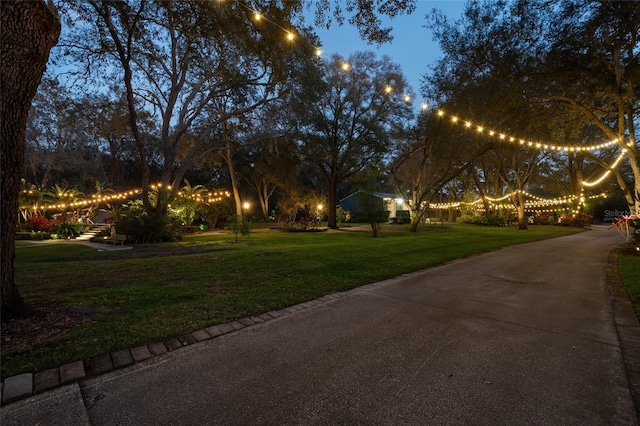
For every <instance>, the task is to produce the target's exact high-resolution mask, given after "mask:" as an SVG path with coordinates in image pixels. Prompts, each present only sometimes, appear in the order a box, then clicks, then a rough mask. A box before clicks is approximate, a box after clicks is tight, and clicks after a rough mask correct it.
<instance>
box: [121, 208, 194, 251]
mask: <svg viewBox="0 0 640 426" xmlns="http://www.w3.org/2000/svg"><path fill="white" fill-rule="evenodd" d="M115 227H116V232H117V233H118V234H125V235H127V238H129V239H131V240H133V241H134V242H135V243H156V242H169V241H179V240H180V239H181V238H182V228H181V223H180V219H179V218H177V217H175V216H171V215H166V216H153V215H150V214H149V213H147V211H145V209H144V207H143V205H142V201H141V200H133V201H130V202H128V203H126V204H123V205H122V215H121V217H120V220H118V221H117V222H116V223H115Z"/></svg>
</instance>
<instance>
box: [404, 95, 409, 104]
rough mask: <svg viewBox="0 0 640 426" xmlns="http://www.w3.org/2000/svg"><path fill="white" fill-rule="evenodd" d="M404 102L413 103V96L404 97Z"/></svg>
mask: <svg viewBox="0 0 640 426" xmlns="http://www.w3.org/2000/svg"><path fill="white" fill-rule="evenodd" d="M404 101H405V102H407V103H409V102H411V96H409V95H404Z"/></svg>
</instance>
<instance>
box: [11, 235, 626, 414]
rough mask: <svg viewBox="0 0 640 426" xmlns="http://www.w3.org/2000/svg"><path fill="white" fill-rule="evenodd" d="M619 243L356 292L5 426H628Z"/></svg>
mask: <svg viewBox="0 0 640 426" xmlns="http://www.w3.org/2000/svg"><path fill="white" fill-rule="evenodd" d="M619 243H621V239H620V237H619V236H618V235H617V234H616V233H614V232H613V231H611V232H609V231H605V230H597V231H590V232H585V233H582V234H578V235H574V236H570V237H563V238H558V239H554V240H548V241H543V242H539V243H533V244H525V245H520V246H516V247H510V248H506V249H503V250H499V251H496V252H493V253H489V254H486V255H481V256H474V257H471V258H469V259H465V260H461V261H457V262H454V263H451V264H448V265H445V266H441V267H437V268H432V269H429V270H425V271H422V272H419V273H415V274H410V275H405V276H401V277H398V278H395V279H392V280H387V281H384V282H380V283H376V284H373V285H370V286H365V287H362V288H360V289H358V290H356V291H352V292H349V293H348V294H347V295H346V296H345V297H342V298H339V299H336V300H334V301H331V302H328V303H325V304H322V305H318V306H315V307H312V308H310V309H307V310H304V311H300V312H297V313H294V314H290V315H287V316H284V317H280V318H277V319H274V320H271V321H268V322H266V323H263V324H259V325H256V326H252V327H249V328H246V329H243V330H240V331H237V332H234V333H230V334H227V335H224V336H221V337H219V338H216V339H212V340H207V341H204V342H200V343H198V344H195V345H191V346H188V347H186V348H183V349H180V350H177V351H175V352H171V353H169V354H167V355H164V356H159V357H156V358H153V359H151V360H149V361H145V362H143V363H140V364H138V365H135V366H133V367H129V368H127V369H123V370H118V371H114V372H112V373H110V374H106V375H104V376H99V377H96V378H93V379H89V380H85V381H84V382H82V383H81V384H80V386H79V387H78V385H73V386H71V387H67V388H61V389H59V390H58V391H56V392H55V393H52V394H51V396H48V397H41V399H40V400H38V401H37V402H33V403H28V402H27V403H23V402H18V403H16V406H17V407H18V408H16V409H13V410H9V412H5V413H3V414H4V415H6V417H5V419H4V420H5V421H9V423H11V422H12V421H13V422H15V424H19V423H20V424H34V423H36V422H38V421H42V425H45V424H56V421H55V420H58V423H59V424H63V423H64V424H67V425H68V424H73V423H75V424H83V423H86V422H90V424H94V425H177V424H180V425H205V424H215V425H254V424H260V425H325V424H339V425H355V424H362V425H403V424H405V425H633V424H637V418H636V415H635V411H634V407H633V402H632V399H631V394H630V391H629V387H628V380H627V376H626V373H625V370H624V364H623V360H622V356H621V350H620V345H619V342H618V337H617V334H616V329H615V326H614V322H613V313H612V308H611V302H610V299H609V294H608V290H607V285H606V280H605V268H606V264H607V255H608V253H609V251H610V249H612V248H613V247H614V246H615V245H617V244H619ZM36 398H37V397H36ZM83 403H84V406H83ZM18 404H22V405H20V406H18ZM85 407H86V411H85ZM6 408H9V409H11V406H9V407H6ZM47 410H48V411H47ZM5 411H6V410H5ZM60 411H64V413H65V415H66V416H67V417H66V418H65V419H64V421H63V420H61V417H60V418H57V419H56V415H57V414H56V413H59V412H60ZM60 416H61V415H60ZM47 417H48V419H47ZM20 419H22V421H24V422H21V421H20ZM46 420H49V421H50V422H48V421H46ZM27 421H29V422H31V423H28V422H27Z"/></svg>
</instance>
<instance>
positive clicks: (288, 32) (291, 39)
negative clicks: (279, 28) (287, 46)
mask: <svg viewBox="0 0 640 426" xmlns="http://www.w3.org/2000/svg"><path fill="white" fill-rule="evenodd" d="M294 38H295V36H294V35H293V33H292V32H291V31H287V40H289V41H293V39H294Z"/></svg>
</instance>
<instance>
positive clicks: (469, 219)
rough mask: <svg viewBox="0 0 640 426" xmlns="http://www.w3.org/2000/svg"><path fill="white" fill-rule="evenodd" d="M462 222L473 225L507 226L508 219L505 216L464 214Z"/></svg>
mask: <svg viewBox="0 0 640 426" xmlns="http://www.w3.org/2000/svg"><path fill="white" fill-rule="evenodd" d="M460 221H461V222H462V223H470V224H472V225H487V226H505V225H506V224H507V221H506V219H505V218H503V217H498V216H489V217H486V216H464V217H462V218H460Z"/></svg>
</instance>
